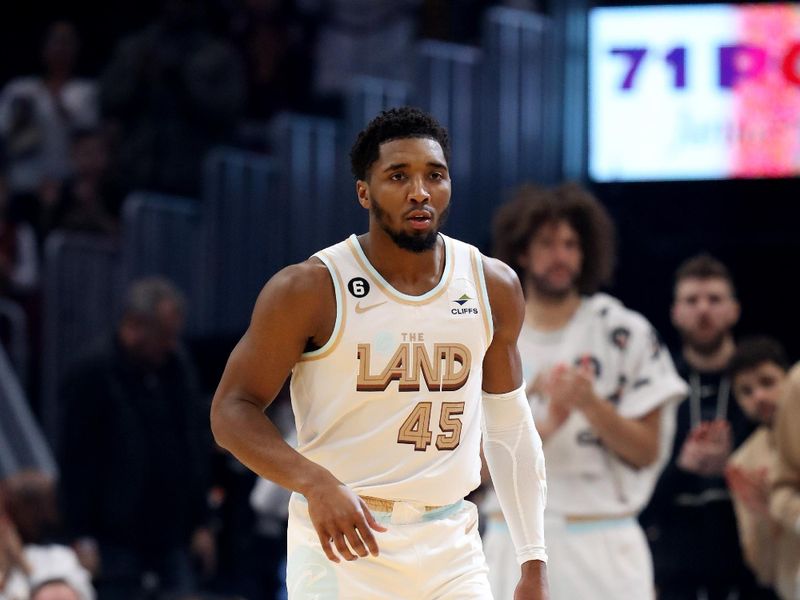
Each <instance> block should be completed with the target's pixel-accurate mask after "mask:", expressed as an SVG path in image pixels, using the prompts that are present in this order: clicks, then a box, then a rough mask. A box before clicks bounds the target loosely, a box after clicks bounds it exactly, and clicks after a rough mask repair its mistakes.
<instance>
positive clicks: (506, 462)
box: [483, 383, 547, 564]
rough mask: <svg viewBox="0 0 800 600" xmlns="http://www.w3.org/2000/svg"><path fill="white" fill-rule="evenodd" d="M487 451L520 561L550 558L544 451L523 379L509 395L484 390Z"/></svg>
mask: <svg viewBox="0 0 800 600" xmlns="http://www.w3.org/2000/svg"><path fill="white" fill-rule="evenodd" d="M483 453H484V455H485V457H486V462H487V463H488V464H489V472H490V473H491V475H492V482H493V483H494V489H495V492H496V493H497V498H498V499H499V500H500V508H502V510H503V515H504V516H505V518H506V522H507V523H508V529H509V531H510V532H511V539H512V541H513V542H514V548H515V549H516V553H517V562H518V563H519V564H522V563H524V562H526V561H529V560H542V561H545V562H546V561H547V553H546V552H545V543H544V506H545V502H546V500H547V482H546V480H545V467H544V454H543V453H542V439H541V438H540V437H539V433H538V432H537V431H536V427H535V426H534V424H533V416H532V415H531V409H530V406H528V399H527V398H526V397H525V384H524V383H523V384H522V387H521V388H519V389H518V390H514V391H513V392H508V393H505V394H487V393H486V392H484V393H483Z"/></svg>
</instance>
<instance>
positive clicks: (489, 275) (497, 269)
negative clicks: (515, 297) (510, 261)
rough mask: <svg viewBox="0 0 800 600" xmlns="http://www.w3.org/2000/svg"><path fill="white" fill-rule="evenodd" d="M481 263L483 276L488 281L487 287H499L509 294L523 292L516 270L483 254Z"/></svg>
mask: <svg viewBox="0 0 800 600" xmlns="http://www.w3.org/2000/svg"><path fill="white" fill-rule="evenodd" d="M480 256H481V262H482V263H483V276H484V278H485V279H486V285H487V287H499V288H501V289H502V290H505V291H506V292H508V293H514V292H516V291H517V290H519V291H520V292H521V291H522V287H521V286H520V283H519V277H517V274H516V273H515V272H514V269H512V268H511V267H509V266H508V265H507V264H506V263H504V262H503V261H502V260H498V259H497V258H492V257H491V256H486V255H483V254H481V255H480Z"/></svg>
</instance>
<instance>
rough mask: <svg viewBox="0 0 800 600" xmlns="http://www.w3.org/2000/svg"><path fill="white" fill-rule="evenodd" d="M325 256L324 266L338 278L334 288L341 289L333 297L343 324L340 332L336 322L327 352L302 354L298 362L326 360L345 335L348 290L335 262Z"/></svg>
mask: <svg viewBox="0 0 800 600" xmlns="http://www.w3.org/2000/svg"><path fill="white" fill-rule="evenodd" d="M319 254H323V253H322V252H320V253H319ZM324 256H325V258H326V259H328V260H327V261H326V262H323V264H324V265H325V266H326V267H328V272H329V273H332V275H333V277H335V278H336V280H335V281H334V287H336V286H338V288H339V293H338V294H337V293H336V290H335V289H334V294H333V295H334V303H336V311H337V316H338V314H339V308H341V315H342V320H341V322H339V323H338V325H339V329H338V330H336V322H334V325H333V327H334V331H332V332H331V335H333V336H334V339H333V343H332V344H330V346H328V348H327V349H326V350H325V352H321V353H320V354H311V353H305V354H301V355H300V360H299V361H298V362H311V361H314V360H320V359H321V358H325V357H327V356H330V354H331V352H333V351H334V350H336V347H337V346H338V345H339V342H340V341H341V340H342V336H343V335H344V328H345V325H346V324H347V310H346V309H347V296H346V295H345V293H344V290H345V289H346V288H345V287H344V283H343V282H342V276H341V275H340V274H339V269H338V268H337V267H336V265H335V264H334V262H333V260H331V257H330V256H328V255H327V254H324ZM339 302H341V307H340V306H339ZM337 321H338V318H337ZM329 343H330V340H329V341H328V342H325V344H324V345H323V346H325V345H328V344H329Z"/></svg>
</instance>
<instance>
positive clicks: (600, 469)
mask: <svg viewBox="0 0 800 600" xmlns="http://www.w3.org/2000/svg"><path fill="white" fill-rule="evenodd" d="M494 233H495V238H494V239H495V247H496V256H498V257H499V258H501V259H502V260H505V261H506V262H507V263H508V264H510V265H514V266H515V268H516V270H517V272H518V275H519V277H520V279H521V280H522V282H523V283H524V286H525V301H526V302H525V320H524V324H523V327H522V332H521V334H520V340H519V349H520V354H521V356H522V361H523V373H524V375H525V377H526V379H527V381H529V382H530V386H529V388H528V390H527V392H528V399H529V401H530V404H531V408H532V410H533V413H534V420H535V421H536V427H537V429H538V430H539V433H540V435H541V437H542V440H543V441H544V454H545V459H546V460H547V468H548V489H549V494H550V495H549V499H548V510H547V514H546V518H545V531H546V536H547V540H548V553H549V555H550V559H551V560H550V563H549V565H550V569H549V571H550V572H549V579H550V588H551V595H552V597H553V598H554V600H574V599H575V598H580V599H581V600H592V599H595V598H596V599H598V600H601V599H602V600H608V599H610V598H613V599H614V600H622V599H626V598H630V599H636V600H643V599H646V598H653V597H654V586H653V574H652V573H653V570H652V564H651V558H650V553H649V551H648V546H647V542H646V540H645V537H644V534H643V532H642V530H641V528H640V527H639V525H638V523H637V520H636V516H637V514H638V512H639V510H640V509H641V508H642V506H643V505H644V504H645V503H646V502H647V500H648V498H649V496H650V493H651V492H652V489H653V486H654V484H655V480H656V478H657V477H658V473H659V471H660V469H661V467H662V465H663V462H664V461H665V460H666V458H667V456H668V454H669V443H670V441H671V439H672V434H673V431H674V408H675V406H676V404H677V401H678V400H679V399H680V398H683V397H684V396H685V393H686V386H685V383H684V382H683V381H682V380H681V379H680V378H679V377H678V376H677V375H676V373H675V369H674V367H673V365H672V360H671V359H670V357H669V354H668V353H667V352H666V351H665V350H664V349H663V348H662V346H661V344H660V342H659V341H658V337H657V335H656V332H655V331H654V330H653V328H652V326H651V325H650V324H649V323H648V322H647V321H646V320H645V319H644V318H643V317H642V316H641V315H639V314H638V313H635V312H633V311H631V310H628V309H626V308H625V307H624V306H623V305H622V304H621V303H620V302H619V301H618V300H616V299H614V298H612V297H611V296H608V295H606V294H602V293H597V288H598V287H599V285H600V284H601V283H603V282H605V281H606V280H607V279H608V276H609V275H610V271H611V263H612V249H613V231H612V224H611V222H610V220H609V218H608V216H607V215H606V213H605V210H604V209H603V208H602V207H601V205H600V204H599V202H597V200H596V199H595V198H594V197H592V196H591V195H590V194H589V193H588V192H587V191H585V190H583V189H581V188H580V187H578V186H576V185H563V186H560V187H558V188H555V189H539V188H533V187H525V188H522V189H521V190H520V191H519V192H518V194H517V196H516V198H515V199H514V200H513V201H512V202H510V203H508V204H506V205H505V206H503V207H502V208H501V209H500V211H499V212H498V215H497V218H496V222H495V230H494ZM491 503H492V497H491V495H490V496H489V499H488V501H487V505H485V506H486V508H487V512H488V513H489V514H490V515H492V513H493V512H494V511H493V509H492V504H491ZM485 543H486V555H487V559H488V562H489V567H490V579H491V581H492V587H493V591H494V593H495V596H496V597H504V596H505V595H506V594H508V592H506V591H505V589H504V587H503V586H504V583H505V581H506V580H507V575H506V574H505V572H504V565H505V564H507V560H506V558H505V557H506V556H507V553H508V550H507V548H508V545H509V543H510V541H509V536H508V529H507V527H506V526H505V520H504V519H502V516H501V515H495V516H494V517H493V518H492V517H491V516H490V523H489V526H488V528H487V532H486V538H485ZM506 597H507V596H506Z"/></svg>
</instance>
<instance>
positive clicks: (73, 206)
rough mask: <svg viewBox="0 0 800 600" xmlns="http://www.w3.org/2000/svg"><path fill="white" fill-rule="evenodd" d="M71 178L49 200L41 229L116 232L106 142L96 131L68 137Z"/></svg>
mask: <svg viewBox="0 0 800 600" xmlns="http://www.w3.org/2000/svg"><path fill="white" fill-rule="evenodd" d="M71 158H72V167H73V168H72V177H71V178H70V179H68V180H67V181H65V182H64V184H63V185H62V186H60V188H59V189H58V190H54V192H55V193H53V194H52V195H51V196H50V197H44V196H43V202H44V204H45V206H46V207H47V214H48V216H47V217H46V224H45V229H46V230H47V231H49V230H52V229H68V230H71V231H83V232H87V233H100V234H106V235H111V234H115V233H116V232H117V230H118V229H119V209H120V204H121V199H120V194H119V191H118V190H117V189H115V186H114V185H113V182H112V181H111V179H110V176H109V157H108V142H107V140H106V136H105V135H104V133H103V131H102V130H100V129H78V130H76V131H75V132H74V133H73V135H72V144H71Z"/></svg>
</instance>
